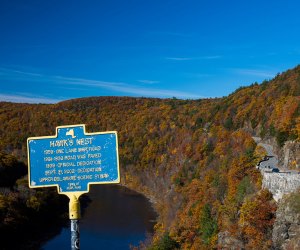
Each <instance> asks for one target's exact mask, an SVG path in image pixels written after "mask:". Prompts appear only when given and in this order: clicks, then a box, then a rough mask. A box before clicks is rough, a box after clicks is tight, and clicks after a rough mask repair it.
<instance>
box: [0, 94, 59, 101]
mask: <svg viewBox="0 0 300 250" xmlns="http://www.w3.org/2000/svg"><path fill="white" fill-rule="evenodd" d="M0 101H2V102H16V103H57V102H60V101H61V100H58V99H51V98H47V97H43V96H36V97H34V96H26V95H22V94H20V95H19V94H16V95H9V94H0Z"/></svg>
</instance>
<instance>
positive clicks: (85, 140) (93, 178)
mask: <svg viewBox="0 0 300 250" xmlns="http://www.w3.org/2000/svg"><path fill="white" fill-rule="evenodd" d="M27 148H28V166H29V186H30V187H31V188H37V187H48V186H57V187H58V192H59V193H66V194H68V193H70V192H79V193H85V192H88V191H89V184H110V183H119V182H120V174H119V159H118V142H117V133H116V132H114V131H113V132H104V133H86V132H85V125H83V124H80V125H71V126H60V127H57V128H56V135H55V136H44V137H31V138H28V139H27Z"/></svg>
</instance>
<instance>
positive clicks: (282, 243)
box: [272, 191, 300, 250]
mask: <svg viewBox="0 0 300 250" xmlns="http://www.w3.org/2000/svg"><path fill="white" fill-rule="evenodd" d="M272 238H273V239H272V240H273V247H274V249H280V250H292V249H295V250H296V249H299V247H300V192H299V191H298V192H297V193H293V194H290V195H288V196H286V197H284V198H283V199H282V200H280V202H279V203H278V209H277V212H276V221H275V224H274V227H273V235H272Z"/></svg>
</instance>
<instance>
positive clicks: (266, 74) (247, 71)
mask: <svg viewBox="0 0 300 250" xmlns="http://www.w3.org/2000/svg"><path fill="white" fill-rule="evenodd" d="M233 71H234V72H235V73H237V74H240V75H248V76H257V77H266V78H273V77H274V76H275V75H276V73H274V72H271V71H267V70H258V69H233Z"/></svg>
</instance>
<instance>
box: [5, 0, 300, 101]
mask: <svg viewBox="0 0 300 250" xmlns="http://www.w3.org/2000/svg"><path fill="white" fill-rule="evenodd" d="M299 10H300V1H298V0H227V1H225V0H210V1H209V0H195V1H192V0H105V1H104V0H98V1H92V0H89V1H82V0H72V1H71V0H69V1H67V0H59V1H57V0H51V1H41V0H27V1H24V0H0V38H1V39H0V100H2V101H13V102H29V103H40V102H41V103H54V102H58V101H62V100H67V99H73V98H78V97H88V96H138V97H140V96H143V97H159V98H170V97H177V98H183V99H198V98H207V97H221V96H226V95H228V94H229V93H231V92H233V91H234V90H235V89H236V88H238V87H240V86H247V85H250V84H251V83H253V82H261V81H263V80H265V79H271V78H273V77H274V76H275V75H276V74H277V73H279V72H283V71H285V70H287V69H289V68H293V67H295V66H296V65H298V64H299V63H300V15H299Z"/></svg>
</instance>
